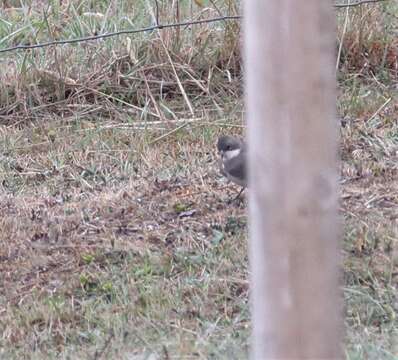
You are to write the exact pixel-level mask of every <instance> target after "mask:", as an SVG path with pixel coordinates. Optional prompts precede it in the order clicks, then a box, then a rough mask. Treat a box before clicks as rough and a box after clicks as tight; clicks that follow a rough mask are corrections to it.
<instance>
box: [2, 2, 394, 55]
mask: <svg viewBox="0 0 398 360" xmlns="http://www.w3.org/2000/svg"><path fill="white" fill-rule="evenodd" d="M384 1H389V0H360V1H355V2H352V3H351V2H350V1H349V0H348V2H347V3H344V4H335V5H334V7H335V8H338V9H339V8H347V7H354V6H359V5H363V4H370V3H379V2H384ZM156 3H157V2H156ZM241 18H242V16H241V15H227V16H219V17H215V18H210V19H201V20H191V21H184V22H178V23H171V24H159V22H158V16H157V19H156V20H157V22H158V23H157V24H156V25H153V26H148V27H144V28H140V29H126V30H120V31H115V32H110V33H105V34H98V35H92V36H86V37H81V38H74V39H65V40H54V41H48V42H44V43H38V44H32V45H16V46H11V47H8V48H5V49H0V53H6V52H11V51H17V50H29V49H37V48H45V47H49V46H56V45H64V44H76V43H81V42H87V41H93V40H98V39H106V38H110V37H114V36H120V35H126V34H137V33H143V32H151V31H154V30H161V29H167V28H178V27H188V26H191V25H200V24H207V23H214V22H220V21H230V20H240V19H241Z"/></svg>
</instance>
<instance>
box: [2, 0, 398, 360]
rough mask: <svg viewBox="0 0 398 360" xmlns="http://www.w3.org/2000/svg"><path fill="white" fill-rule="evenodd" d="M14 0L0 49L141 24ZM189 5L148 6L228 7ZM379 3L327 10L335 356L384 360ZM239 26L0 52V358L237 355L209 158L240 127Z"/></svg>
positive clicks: (397, 216)
mask: <svg viewBox="0 0 398 360" xmlns="http://www.w3.org/2000/svg"><path fill="white" fill-rule="evenodd" d="M19 3H20V2H18V1H16V2H15V1H6V2H5V3H4V4H3V8H2V10H1V16H0V18H1V19H2V20H0V47H6V46H12V45H13V44H14V45H15V44H18V43H21V42H22V43H30V42H36V41H43V40H46V39H51V38H53V39H56V38H71V37H77V36H82V35H87V34H93V33H97V32H98V33H100V32H105V31H112V30H115V29H121V28H127V27H131V26H134V27H136V26H140V25H146V24H147V23H148V22H151V21H152V20H151V17H150V15H149V14H150V9H152V7H150V6H149V5H148V4H147V3H145V2H142V3H139V5H137V3H138V2H136V1H133V2H132V1H119V2H108V1H99V2H95V6H94V2H90V1H70V2H62V3H59V2H56V1H54V2H50V4H51V6H50V7H48V8H45V7H44V6H43V4H42V3H41V2H40V1H33V2H31V6H30V7H29V6H28V5H29V4H28V5H26V6H25V7H22V8H21V7H19ZM163 3H164V2H161V4H163ZM133 5H134V6H133ZM207 5H209V7H206V6H207ZM214 5H216V7H217V9H218V10H217V9H216V8H215V7H214ZM163 6H164V5H163ZM206 6H204V7H200V6H198V5H196V3H194V2H193V3H191V2H189V1H185V2H184V1H181V2H180V7H179V8H178V11H177V2H174V3H173V5H171V6H170V8H166V6H164V7H162V5H161V7H160V9H159V13H160V16H161V18H162V19H163V20H164V22H171V21H178V20H183V19H187V18H204V17H211V16H217V15H218V12H219V11H220V12H223V13H230V14H235V13H237V6H236V5H234V2H232V1H230V2H228V1H226V2H216V3H212V2H209V3H208V4H206ZM44 10H45V11H44ZM397 10H398V9H397V7H396V6H394V5H393V4H392V5H391V4H390V5H388V4H387V3H386V4H383V5H377V6H375V5H372V6H370V5H369V6H365V7H361V8H360V9H351V10H350V11H349V12H348V13H346V12H345V10H344V9H343V10H340V11H339V12H338V13H337V15H338V19H339V24H340V26H339V33H338V40H339V42H338V45H339V44H342V46H341V51H339V56H338V58H339V69H340V71H339V72H338V80H339V93H338V112H339V117H340V119H341V157H342V163H341V183H342V186H341V198H342V200H341V216H342V219H343V224H344V239H343V258H344V264H343V265H344V272H343V273H344V277H343V279H342V288H343V293H344V299H345V322H346V346H345V348H346V357H347V359H395V358H397V357H398V320H397V311H398V298H397V286H398V223H397V220H398V213H397V205H398V185H397V184H398V182H397V175H398V171H397V168H398V166H397V160H398V122H397V118H398V106H397V98H398V91H397V85H398V82H397V68H396V67H395V66H396V64H397V61H398V60H397V56H398V45H397V42H396V40H395V38H394V37H393V36H392V35H391V34H393V31H394V29H396V22H394V19H396V16H397V13H398V12H397ZM153 12H154V13H155V11H153ZM394 16H395V18H394ZM344 24H346V26H344ZM238 34H239V27H238V25H237V24H236V23H222V24H212V25H206V26H195V27H192V28H190V29H180V30H164V31H162V32H161V33H158V32H152V33H147V34H140V35H138V36H134V37H126V36H125V37H119V38H112V39H107V40H97V41H95V42H93V43H86V44H83V45H74V46H64V47H58V48H49V49H47V50H36V51H31V52H19V53H6V54H2V55H0V67H1V69H6V71H3V70H1V71H0V80H1V81H0V147H1V149H2V152H1V156H0V180H1V185H0V196H1V201H0V214H1V215H0V221H1V229H2V231H1V234H0V271H1V281H0V358H1V359H24V358H26V359H51V358H62V359H76V358H79V359H105V358H109V359H111V358H121V359H122V358H125V359H145V358H150V359H155V358H163V359H169V358H178V357H180V358H184V357H185V358H206V359H207V358H217V359H218V358H228V359H234V358H235V359H241V358H246V357H247V351H248V335H249V333H250V319H249V309H248V283H247V267H248V264H247V256H246V233H247V225H246V222H247V219H246V212H245V206H244V204H241V205H234V206H228V205H227V204H226V200H227V199H228V198H229V197H231V196H232V195H233V194H235V191H236V189H234V188H233V186H230V185H227V184H226V183H225V181H224V180H223V179H222V178H221V176H220V175H219V173H218V169H217V166H216V163H215V160H216V159H215V155H216V154H215V149H214V144H215V141H216V138H217V136H218V135H219V134H220V133H224V132H234V133H239V134H240V133H243V132H244V127H243V125H242V124H243V121H242V119H243V112H242V98H241V94H242V89H241V83H242V78H241V71H240V70H241V61H240V55H239V41H238V39H239V38H238ZM128 39H130V40H128ZM394 56H395V57H394ZM394 61H395V62H394ZM184 119H190V120H189V121H187V120H184Z"/></svg>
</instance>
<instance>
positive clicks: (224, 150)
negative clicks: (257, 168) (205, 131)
mask: <svg viewBox="0 0 398 360" xmlns="http://www.w3.org/2000/svg"><path fill="white" fill-rule="evenodd" d="M217 150H218V152H219V154H220V155H221V158H222V159H223V160H230V159H232V158H233V157H235V156H238V155H239V153H240V152H241V150H242V142H241V141H240V140H239V139H237V138H235V137H233V136H230V135H223V136H220V137H219V138H218V141H217Z"/></svg>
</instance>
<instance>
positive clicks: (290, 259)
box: [244, 0, 342, 360]
mask: <svg viewBox="0 0 398 360" xmlns="http://www.w3.org/2000/svg"><path fill="white" fill-rule="evenodd" d="M244 15H245V30H244V32H245V69H246V85H247V87H246V90H247V117H248V143H249V213H250V260H251V272H252V277H251V279H252V299H251V300H252V306H253V311H252V317H253V327H254V330H253V346H252V358H254V359H261V360H263V359H336V358H340V357H341V343H340V341H341V332H342V327H341V321H340V306H339V290H338V236H339V226H338V220H337V198H338V195H337V194H338V186H337V165H336V164H337V161H336V158H337V147H336V144H337V142H336V139H337V124H336V119H335V93H334V88H335V80H334V46H335V33H334V14H333V8H332V3H331V2H330V1H318V0H246V1H245V14H244Z"/></svg>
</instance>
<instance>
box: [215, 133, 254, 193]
mask: <svg viewBox="0 0 398 360" xmlns="http://www.w3.org/2000/svg"><path fill="white" fill-rule="evenodd" d="M217 149H218V152H219V154H220V170H221V173H222V174H223V175H224V176H225V177H226V178H227V179H228V180H231V181H232V182H233V183H235V184H237V185H239V186H241V187H242V189H241V191H240V192H239V194H238V196H237V197H236V198H235V199H234V200H236V199H238V198H239V196H240V195H241V194H242V192H243V190H244V189H245V188H246V187H247V177H246V145H245V144H244V142H243V141H241V140H240V139H238V138H235V137H233V136H229V135H223V136H220V137H219V139H218V142H217Z"/></svg>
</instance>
